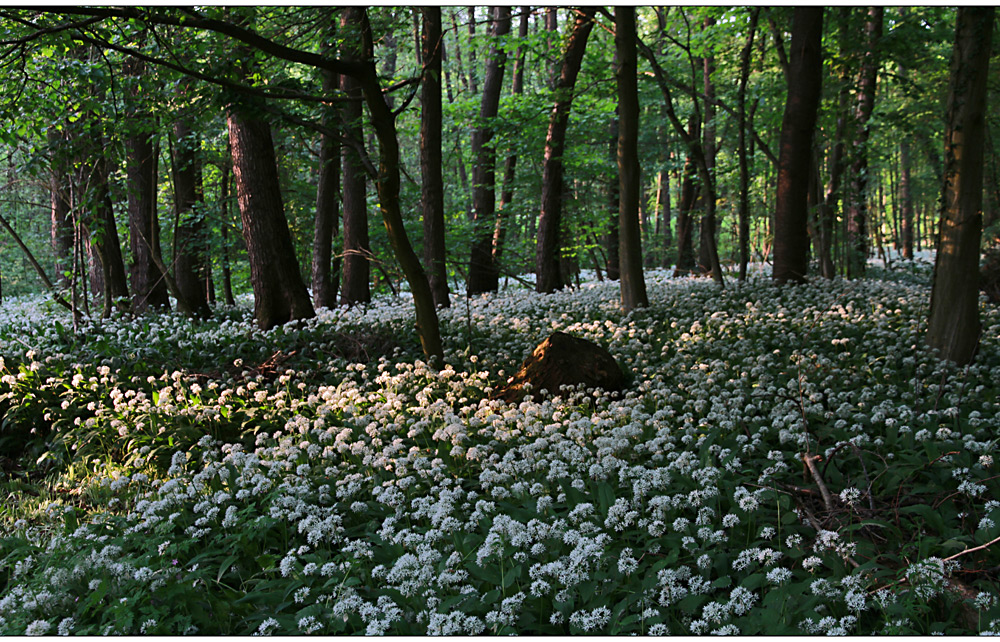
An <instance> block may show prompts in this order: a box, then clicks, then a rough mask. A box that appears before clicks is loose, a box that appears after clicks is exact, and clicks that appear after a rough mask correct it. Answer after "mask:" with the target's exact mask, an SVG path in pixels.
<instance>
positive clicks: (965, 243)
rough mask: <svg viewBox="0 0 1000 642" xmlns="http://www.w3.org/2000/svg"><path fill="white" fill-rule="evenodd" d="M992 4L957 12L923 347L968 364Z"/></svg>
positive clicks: (975, 336) (976, 325) (975, 332)
mask: <svg viewBox="0 0 1000 642" xmlns="http://www.w3.org/2000/svg"><path fill="white" fill-rule="evenodd" d="M993 18H994V8H993V7H959V9H958V16H957V19H956V27H955V46H954V49H953V51H952V57H951V83H950V89H949V92H948V108H947V116H946V119H945V127H946V130H945V169H944V195H943V198H942V199H941V213H940V232H939V236H938V252H937V259H936V261H935V263H934V285H933V288H932V290H931V308H930V317H929V319H928V323H927V343H928V345H929V346H930V347H932V348H936V349H937V350H938V351H939V354H940V356H941V357H942V358H944V359H949V360H951V361H954V362H955V363H957V364H959V365H965V364H967V363H970V362H971V361H972V359H973V358H974V357H975V354H976V349H977V347H978V346H979V335H980V332H981V323H980V320H979V243H980V240H981V236H982V223H983V221H982V200H983V147H984V141H985V139H986V135H985V129H986V95H987V79H988V77H989V76H988V70H989V61H990V45H991V38H992V35H993Z"/></svg>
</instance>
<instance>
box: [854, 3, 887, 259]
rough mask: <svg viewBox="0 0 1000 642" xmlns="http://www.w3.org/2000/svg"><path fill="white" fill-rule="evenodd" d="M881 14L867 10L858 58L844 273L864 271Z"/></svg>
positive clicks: (879, 11) (880, 12) (873, 8)
mask: <svg viewBox="0 0 1000 642" xmlns="http://www.w3.org/2000/svg"><path fill="white" fill-rule="evenodd" d="M882 13H883V8H882V7H879V6H875V7H872V8H870V9H869V10H868V19H867V20H866V21H865V54H864V58H863V59H862V61H861V78H860V81H859V83H858V103H857V109H856V110H855V122H856V125H857V132H856V134H855V136H854V150H853V152H854V153H853V158H854V162H853V163H852V164H851V189H850V194H851V200H850V203H848V207H847V216H848V243H849V247H850V250H849V253H848V257H849V258H848V262H847V275H848V276H849V277H856V276H860V275H862V274H864V272H865V263H866V261H867V260H868V212H867V203H868V138H869V135H870V126H869V120H870V119H871V114H872V110H873V109H874V106H875V83H876V81H877V79H878V67H879V56H878V47H879V41H880V40H881V37H882Z"/></svg>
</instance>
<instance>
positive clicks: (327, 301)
mask: <svg viewBox="0 0 1000 642" xmlns="http://www.w3.org/2000/svg"><path fill="white" fill-rule="evenodd" d="M335 25H336V22H335V21H334V20H332V19H330V20H329V21H328V29H329V32H328V33H327V41H326V42H325V43H324V46H323V51H324V53H325V54H327V55H329V54H331V53H333V47H334V39H335V38H336V29H335ZM319 73H320V77H321V78H322V79H323V95H324V96H332V95H333V94H334V93H335V91H336V89H337V85H338V83H339V80H340V79H339V78H338V76H337V74H335V73H333V72H332V71H330V70H328V69H321V70H320V72H319ZM324 110H325V112H324V114H323V118H322V120H321V124H323V125H324V126H325V127H326V128H327V129H331V130H335V129H336V123H335V118H334V117H333V115H332V113H331V112H332V111H333V108H332V107H329V106H324ZM339 229H340V141H339V140H338V139H337V138H336V137H335V136H333V135H332V134H330V133H327V132H323V133H321V134H320V136H319V173H318V175H317V177H316V220H315V221H314V223H313V247H312V294H313V305H314V306H315V307H317V308H332V307H334V306H335V305H337V286H338V282H339V278H340V262H341V259H340V257H339V256H338V257H336V258H335V257H333V248H334V239H335V238H336V237H337V236H338V230H339Z"/></svg>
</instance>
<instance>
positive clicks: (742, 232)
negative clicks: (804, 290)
mask: <svg viewBox="0 0 1000 642" xmlns="http://www.w3.org/2000/svg"><path fill="white" fill-rule="evenodd" d="M759 16H760V8H759V7H754V8H752V9H750V26H749V27H747V30H748V31H747V41H746V44H745V45H743V50H742V51H741V52H740V84H739V89H738V90H737V94H736V109H737V125H736V127H737V143H736V153H737V155H738V156H739V165H740V203H739V215H738V218H739V244H740V276H739V279H740V281H746V279H747V265H748V264H749V263H750V168H749V163H748V159H747V110H746V107H747V100H746V98H747V82H748V80H749V79H750V54H751V52H752V51H753V39H754V35H755V34H756V31H757V20H758V18H759Z"/></svg>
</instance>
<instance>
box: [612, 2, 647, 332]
mask: <svg viewBox="0 0 1000 642" xmlns="http://www.w3.org/2000/svg"><path fill="white" fill-rule="evenodd" d="M636 38H637V35H636V27H635V7H615V54H616V57H617V59H618V66H617V69H616V70H615V80H616V81H617V84H618V112H619V114H618V117H619V123H618V185H619V190H618V192H619V201H618V227H619V230H620V232H619V238H620V243H621V245H620V250H619V257H620V260H621V267H620V276H621V297H622V307H623V308H624V309H625V312H630V311H632V310H634V309H635V308H644V307H646V306H648V305H649V299H648V298H647V297H646V281H645V280H644V278H643V274H642V238H641V234H640V230H639V195H640V186H639V92H638V82H637V78H636V76H637V73H636V66H637V62H636V44H635V41H636Z"/></svg>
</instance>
